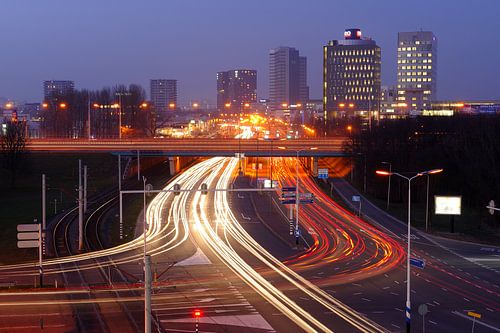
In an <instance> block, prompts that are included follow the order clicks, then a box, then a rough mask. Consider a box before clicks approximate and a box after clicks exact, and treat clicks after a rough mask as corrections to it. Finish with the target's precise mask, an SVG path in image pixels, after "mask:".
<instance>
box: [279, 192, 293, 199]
mask: <svg viewBox="0 0 500 333" xmlns="http://www.w3.org/2000/svg"><path fill="white" fill-rule="evenodd" d="M281 197H282V198H295V192H283V193H281Z"/></svg>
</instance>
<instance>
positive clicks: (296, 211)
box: [278, 147, 318, 245]
mask: <svg viewBox="0 0 500 333" xmlns="http://www.w3.org/2000/svg"><path fill="white" fill-rule="evenodd" d="M278 149H286V147H278ZM316 149H318V147H308V148H302V149H299V150H294V151H295V152H296V153H297V156H296V160H295V244H296V245H299V204H300V198H299V157H300V155H299V154H300V152H301V151H306V150H316ZM292 150H293V149H292Z"/></svg>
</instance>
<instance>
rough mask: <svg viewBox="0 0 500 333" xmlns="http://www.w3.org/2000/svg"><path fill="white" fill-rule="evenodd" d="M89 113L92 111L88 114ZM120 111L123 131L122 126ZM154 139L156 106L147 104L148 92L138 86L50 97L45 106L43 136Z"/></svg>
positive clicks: (84, 91)
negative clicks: (88, 132)
mask: <svg viewBox="0 0 500 333" xmlns="http://www.w3.org/2000/svg"><path fill="white" fill-rule="evenodd" d="M89 111H90V112H89ZM120 112H121V125H122V126H121V128H120V129H119V124H120V117H119V116H120ZM89 113H90V131H91V136H92V137H93V138H114V137H118V136H119V133H120V131H121V133H122V137H143V136H152V135H154V133H155V129H156V114H155V110H154V106H153V105H151V103H146V92H145V90H144V89H143V88H142V87H141V86H139V85H136V84H131V85H129V86H128V87H127V86H124V85H118V86H115V87H105V88H103V89H100V90H86V89H83V90H74V91H72V92H69V93H67V94H64V95H59V94H54V95H51V96H48V98H47V100H45V101H44V102H43V103H42V112H41V116H42V126H41V127H42V128H41V130H42V135H43V136H44V137H58V138H62V137H64V138H85V137H87V136H88V134H87V131H88V124H89V122H88V121H89V119H88V118H89Z"/></svg>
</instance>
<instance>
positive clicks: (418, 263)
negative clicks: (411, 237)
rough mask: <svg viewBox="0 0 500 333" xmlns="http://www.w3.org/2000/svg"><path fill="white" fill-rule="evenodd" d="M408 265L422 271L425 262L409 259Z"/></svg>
mask: <svg viewBox="0 0 500 333" xmlns="http://www.w3.org/2000/svg"><path fill="white" fill-rule="evenodd" d="M410 265H412V266H415V267H417V268H420V269H423V268H424V267H425V261H424V260H422V259H418V258H410Z"/></svg>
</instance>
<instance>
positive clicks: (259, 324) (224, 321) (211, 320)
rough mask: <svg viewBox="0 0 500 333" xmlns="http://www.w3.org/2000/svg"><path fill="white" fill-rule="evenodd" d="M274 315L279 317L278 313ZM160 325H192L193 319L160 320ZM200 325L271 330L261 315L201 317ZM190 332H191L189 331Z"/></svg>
mask: <svg viewBox="0 0 500 333" xmlns="http://www.w3.org/2000/svg"><path fill="white" fill-rule="evenodd" d="M276 315H281V313H278V314H276ZM160 321H161V322H162V323H193V318H191V317H189V318H180V319H161V320H160ZM199 322H200V323H205V324H215V325H220V326H222V325H231V326H240V327H250V328H257V329H262V330H273V328H272V327H271V325H269V323H268V322H267V321H266V320H265V319H264V317H262V316H261V315H254V314H250V315H233V316H214V317H201V318H200V319H199ZM191 332H192V330H191Z"/></svg>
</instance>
